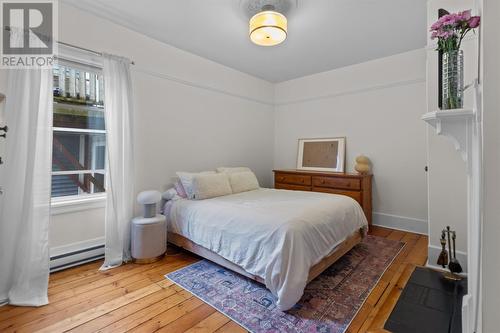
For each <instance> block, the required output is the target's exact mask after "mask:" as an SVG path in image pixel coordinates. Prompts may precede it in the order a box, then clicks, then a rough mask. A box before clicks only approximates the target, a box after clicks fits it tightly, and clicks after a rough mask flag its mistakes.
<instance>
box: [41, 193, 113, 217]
mask: <svg viewBox="0 0 500 333" xmlns="http://www.w3.org/2000/svg"><path fill="white" fill-rule="evenodd" d="M105 206H106V193H100V194H90V195H85V196H74V197H65V198H54V199H52V201H51V204H50V207H51V215H59V214H66V213H74V212H80V211H85V210H89V209H96V208H104V207H105Z"/></svg>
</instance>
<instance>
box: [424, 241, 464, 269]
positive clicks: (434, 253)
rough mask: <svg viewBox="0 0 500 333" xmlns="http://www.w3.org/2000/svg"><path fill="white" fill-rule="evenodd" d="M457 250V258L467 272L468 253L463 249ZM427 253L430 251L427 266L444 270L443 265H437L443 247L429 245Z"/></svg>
mask: <svg viewBox="0 0 500 333" xmlns="http://www.w3.org/2000/svg"><path fill="white" fill-rule="evenodd" d="M456 252H457V259H458V261H459V262H460V265H461V266H462V268H463V270H464V273H467V253H465V252H462V251H456ZM427 253H428V254H427V266H429V267H432V268H437V269H441V270H443V268H442V267H441V266H438V265H436V261H437V259H438V257H439V253H441V247H439V246H434V245H429V246H428V248H427ZM448 255H449V254H448Z"/></svg>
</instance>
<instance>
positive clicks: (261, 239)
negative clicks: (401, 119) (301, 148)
mask: <svg viewBox="0 0 500 333" xmlns="http://www.w3.org/2000/svg"><path fill="white" fill-rule="evenodd" d="M164 212H165V215H166V216H167V228H168V237H167V239H168V241H169V242H170V243H172V244H174V245H176V246H179V247H182V248H184V249H186V250H188V251H191V252H193V253H196V254H198V255H200V256H201V257H204V258H207V259H209V260H211V261H214V262H216V263H218V264H219V265H222V266H224V267H226V268H229V269H231V270H233V271H235V272H237V273H240V274H243V275H245V276H247V277H249V278H251V279H254V280H256V281H259V282H261V283H263V284H265V285H266V287H267V288H268V289H269V290H270V291H271V292H272V293H273V295H275V296H276V297H277V301H276V304H277V306H278V308H279V309H280V310H282V311H285V310H288V309H290V308H291V307H293V306H294V305H295V304H296V303H297V301H298V300H299V299H300V297H301V296H302V294H303V291H304V288H305V286H306V285H307V283H308V282H309V281H311V280H312V279H314V278H315V277H317V276H318V275H319V274H321V272H322V271H323V270H325V269H326V268H328V267H329V266H330V265H331V264H332V263H334V262H335V261H336V260H337V259H339V258H340V257H341V256H343V255H344V254H345V253H346V252H348V251H349V250H350V249H351V248H352V247H354V246H355V245H356V244H358V243H359V242H360V241H361V240H362V238H363V237H364V235H365V234H366V231H367V225H368V224H367V220H366V217H365V215H364V213H363V210H362V209H361V207H360V205H359V204H358V203H357V202H356V201H355V200H353V199H351V198H349V197H346V196H343V195H335V194H325V193H316V192H302V191H288V190H275V189H265V188H260V189H257V190H253V191H248V192H242V193H237V194H231V195H226V196H221V197H216V198H212V199H206V200H187V199H179V200H172V201H168V202H167V203H166V206H165V209H164Z"/></svg>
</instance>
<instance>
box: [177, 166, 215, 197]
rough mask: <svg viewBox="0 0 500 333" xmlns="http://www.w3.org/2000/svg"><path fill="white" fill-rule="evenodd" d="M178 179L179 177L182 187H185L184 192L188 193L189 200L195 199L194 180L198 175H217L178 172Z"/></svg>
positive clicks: (212, 172)
mask: <svg viewBox="0 0 500 333" xmlns="http://www.w3.org/2000/svg"><path fill="white" fill-rule="evenodd" d="M176 174H177V177H179V180H180V181H181V183H182V187H184V191H186V195H187V198H188V199H193V198H194V195H193V178H194V177H195V176H196V175H209V174H215V171H203V172H198V173H196V172H181V171H178V172H176Z"/></svg>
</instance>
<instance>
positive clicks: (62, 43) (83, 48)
mask: <svg viewBox="0 0 500 333" xmlns="http://www.w3.org/2000/svg"><path fill="white" fill-rule="evenodd" d="M4 29H5V30H6V31H9V32H10V31H11V29H10V27H8V26H6V27H4ZM57 43H58V44H61V45H66V46H68V47H72V48H74V49H79V50H82V51H86V52H90V53H93V54H95V55H98V56H102V52H98V51H94V50H91V49H87V48H85V47H81V46H77V45H73V44H70V43H66V42H61V41H57ZM130 64H131V65H135V62H134V61H133V60H130Z"/></svg>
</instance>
